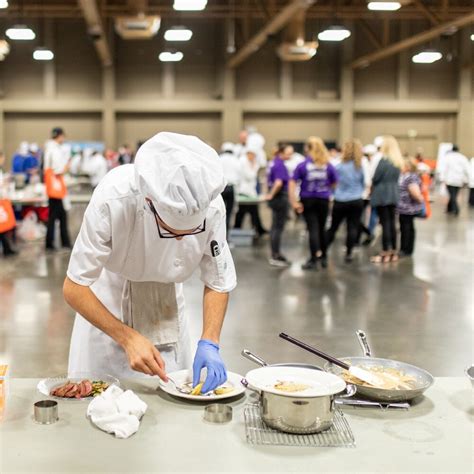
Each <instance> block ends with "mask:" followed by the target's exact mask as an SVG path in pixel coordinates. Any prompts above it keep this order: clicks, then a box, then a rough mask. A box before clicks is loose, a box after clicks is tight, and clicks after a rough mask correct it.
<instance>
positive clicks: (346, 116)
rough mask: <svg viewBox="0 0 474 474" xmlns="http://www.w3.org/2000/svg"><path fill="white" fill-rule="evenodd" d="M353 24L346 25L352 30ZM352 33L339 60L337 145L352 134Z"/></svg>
mask: <svg viewBox="0 0 474 474" xmlns="http://www.w3.org/2000/svg"><path fill="white" fill-rule="evenodd" d="M352 26H353V25H348V27H349V28H351V29H352V30H353V27H352ZM353 38H354V35H351V36H350V37H349V38H347V39H346V40H344V42H343V49H342V62H341V79H340V85H339V87H340V89H339V90H340V93H339V95H340V97H341V112H340V115H339V145H340V146H342V145H343V144H344V142H345V141H346V140H349V139H350V138H352V137H353V135H354V71H353V69H352V68H351V64H350V62H351V60H352V53H353V49H354V40H353Z"/></svg>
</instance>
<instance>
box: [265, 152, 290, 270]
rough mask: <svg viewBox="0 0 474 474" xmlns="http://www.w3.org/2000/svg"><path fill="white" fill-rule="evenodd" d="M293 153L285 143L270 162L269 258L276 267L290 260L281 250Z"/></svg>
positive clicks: (268, 174) (286, 216)
mask: <svg viewBox="0 0 474 474" xmlns="http://www.w3.org/2000/svg"><path fill="white" fill-rule="evenodd" d="M292 154H293V147H292V146H291V145H283V146H280V147H279V149H278V153H277V154H276V155H275V158H274V159H273V161H272V162H271V163H270V165H269V167H268V172H267V182H268V194H267V196H266V198H267V200H268V205H269V207H270V209H271V210H272V228H271V230H270V245H271V251H272V255H271V258H270V260H269V263H270V265H273V266H274V267H287V266H289V265H290V262H289V261H288V260H287V259H286V257H284V256H283V255H282V254H281V252H280V246H281V236H282V234H283V230H284V229H285V223H286V220H287V218H288V207H289V205H288V181H289V180H290V175H289V173H288V169H287V168H286V166H285V161H286V160H289V159H290V158H291V156H292Z"/></svg>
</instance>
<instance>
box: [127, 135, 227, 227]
mask: <svg viewBox="0 0 474 474" xmlns="http://www.w3.org/2000/svg"><path fill="white" fill-rule="evenodd" d="M135 172H136V176H137V185H138V189H139V191H140V192H141V194H142V195H144V196H145V197H147V198H149V199H151V200H152V202H153V205H154V207H155V209H156V211H157V213H158V214H159V216H160V219H161V220H162V221H163V223H164V224H165V225H166V226H167V227H168V228H170V229H173V230H177V231H183V232H184V231H190V230H193V229H196V228H197V227H199V226H200V225H201V224H202V223H203V222H204V219H205V218H206V214H207V210H208V208H209V205H210V203H211V201H213V200H214V199H216V198H217V196H219V194H220V193H221V192H222V191H223V190H224V188H225V184H226V183H225V178H224V172H223V169H222V164H221V162H220V160H219V156H218V155H217V153H216V152H215V151H214V150H213V149H212V148H211V147H210V146H209V145H206V144H205V143H204V142H203V141H202V140H200V139H199V138H197V137H193V136H190V135H181V134H178V133H170V132H161V133H158V134H157V135H155V136H154V137H153V138H150V139H149V140H148V141H146V142H145V143H144V144H143V145H142V146H141V147H140V149H139V150H138V152H137V156H136V158H135Z"/></svg>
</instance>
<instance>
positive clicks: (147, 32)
mask: <svg viewBox="0 0 474 474" xmlns="http://www.w3.org/2000/svg"><path fill="white" fill-rule="evenodd" d="M160 24H161V18H160V17H159V16H158V15H144V14H142V13H140V14H139V15H135V16H120V17H117V18H116V19H115V31H116V32H117V34H118V35H119V36H120V37H122V38H123V39H126V40H142V39H150V38H153V37H154V36H155V35H156V34H157V33H158V30H159V29H160Z"/></svg>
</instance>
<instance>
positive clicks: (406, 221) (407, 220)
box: [399, 214, 416, 255]
mask: <svg viewBox="0 0 474 474" xmlns="http://www.w3.org/2000/svg"><path fill="white" fill-rule="evenodd" d="M399 219H400V251H402V252H403V253H404V254H405V255H411V254H412V253H413V250H414V248H415V236H416V234H415V216H414V215H408V214H400V216H399Z"/></svg>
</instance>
